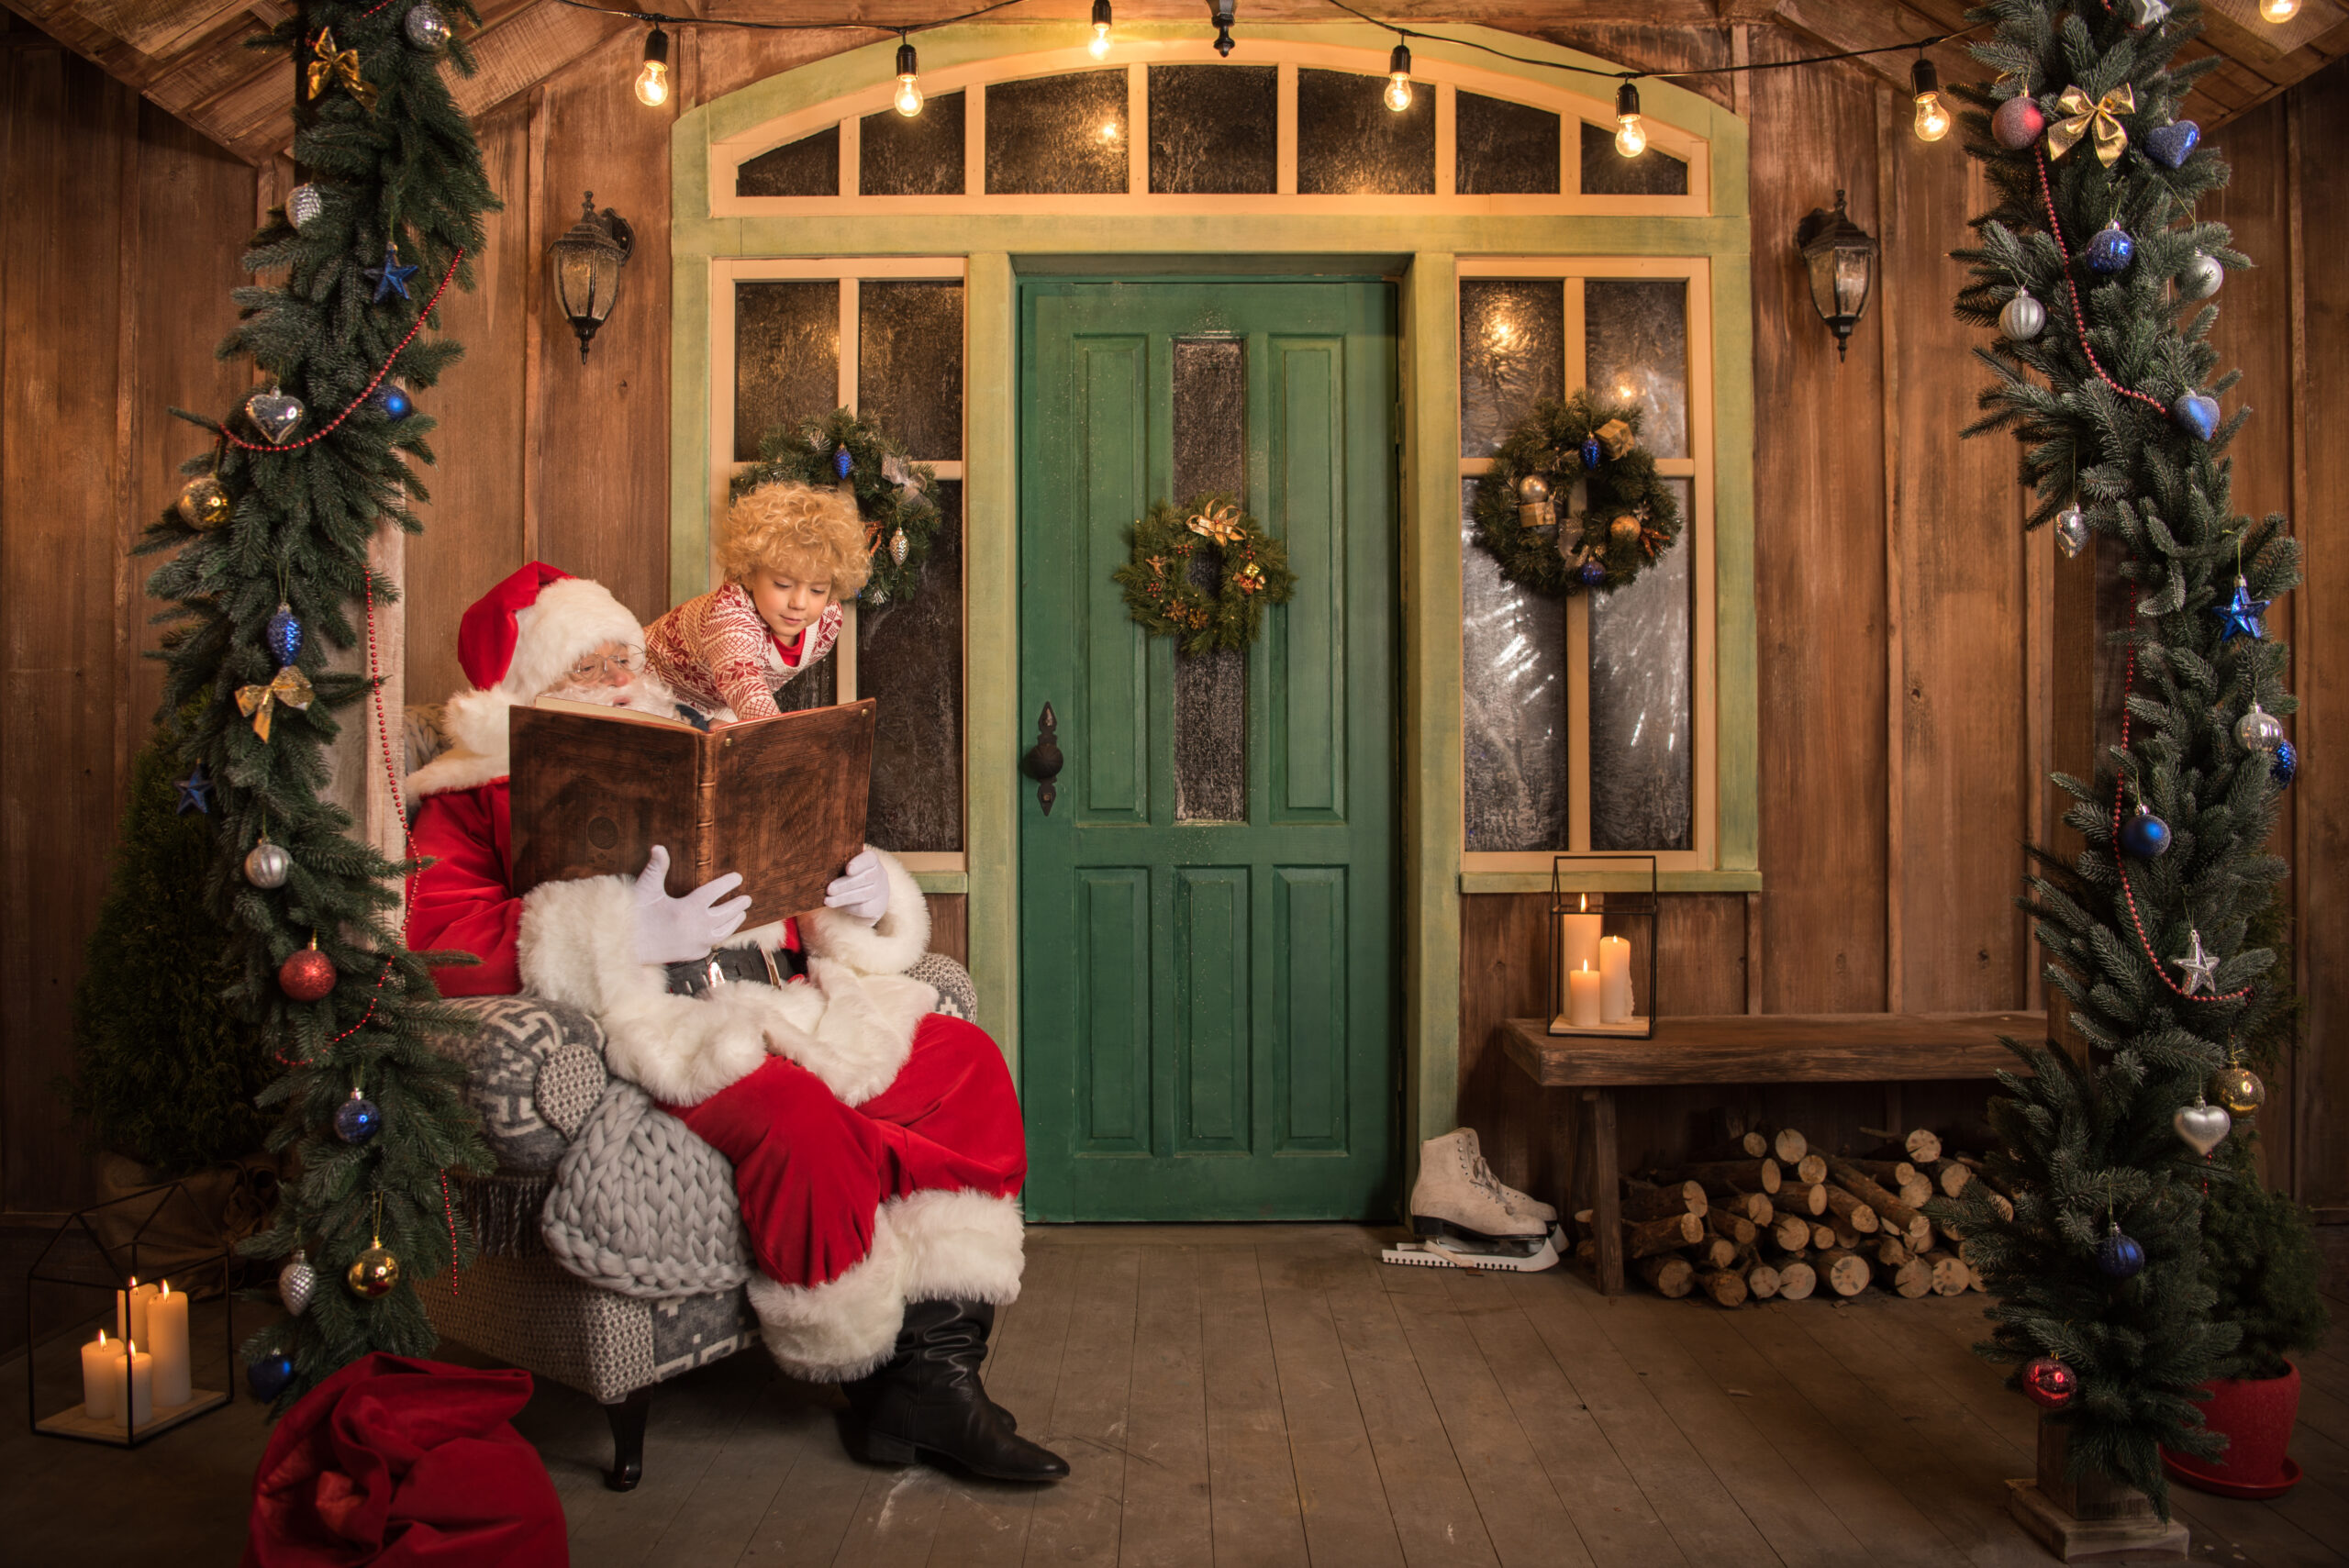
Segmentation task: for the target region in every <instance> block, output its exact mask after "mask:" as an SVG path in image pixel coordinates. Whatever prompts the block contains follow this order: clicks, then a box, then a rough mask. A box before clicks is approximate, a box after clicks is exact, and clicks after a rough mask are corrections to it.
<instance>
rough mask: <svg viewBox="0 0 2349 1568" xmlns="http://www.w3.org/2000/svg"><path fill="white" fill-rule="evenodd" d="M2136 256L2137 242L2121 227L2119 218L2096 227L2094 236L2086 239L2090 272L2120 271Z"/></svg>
mask: <svg viewBox="0 0 2349 1568" xmlns="http://www.w3.org/2000/svg"><path fill="white" fill-rule="evenodd" d="M2136 256H2137V242H2136V241H2135V240H2134V239H2130V238H2129V231H2128V230H2127V229H2125V228H2121V220H2120V219H2119V218H2117V217H2116V218H2114V219H2113V220H2112V221H2111V222H2110V223H2108V224H2106V225H2105V226H2104V227H2103V228H2099V229H2098V230H2097V231H2096V238H2095V239H2091V240H2089V241H2088V249H2087V258H2088V270H2089V271H2090V272H2121V271H2122V270H2124V269H2125V268H2127V266H2128V265H2129V263H2130V262H2131V261H2134V260H2136Z"/></svg>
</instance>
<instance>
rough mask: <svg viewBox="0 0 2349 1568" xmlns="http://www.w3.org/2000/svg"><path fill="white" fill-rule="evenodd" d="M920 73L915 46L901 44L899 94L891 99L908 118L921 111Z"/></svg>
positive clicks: (898, 64)
mask: <svg viewBox="0 0 2349 1568" xmlns="http://www.w3.org/2000/svg"><path fill="white" fill-rule="evenodd" d="M917 75H918V71H917V69H916V67H915V64H914V46H913V45H911V44H909V43H901V44H899V45H898V46H897V95H896V97H895V98H894V99H892V100H890V101H891V102H892V103H894V104H895V105H896V108H897V112H898V113H899V114H901V115H903V116H905V117H906V118H907V119H911V118H913V117H915V116H916V115H918V114H919V113H921V83H919V82H918V81H916V80H915V77H916V76H917Z"/></svg>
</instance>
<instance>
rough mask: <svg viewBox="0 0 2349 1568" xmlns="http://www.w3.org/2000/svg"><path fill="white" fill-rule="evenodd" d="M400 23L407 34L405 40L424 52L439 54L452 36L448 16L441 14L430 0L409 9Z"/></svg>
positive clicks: (445, 47)
mask: <svg viewBox="0 0 2349 1568" xmlns="http://www.w3.org/2000/svg"><path fill="white" fill-rule="evenodd" d="M400 25H401V27H402V28H403V29H404V30H405V31H406V34H407V41H408V42H409V43H411V44H413V45H414V46H415V47H416V48H417V49H418V50H422V51H423V52H425V53H426V54H439V53H440V51H441V50H444V49H447V48H448V47H449V39H451V36H453V35H452V34H451V32H450V29H449V18H448V17H444V16H442V15H441V14H440V7H439V6H434V5H432V4H431V3H430V0H426V3H425V4H424V5H421V6H417V7H416V8H415V9H414V10H412V11H410V12H409V13H408V14H407V19H406V21H405V22H403V23H401V24H400Z"/></svg>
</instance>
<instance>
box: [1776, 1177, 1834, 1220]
mask: <svg viewBox="0 0 2349 1568" xmlns="http://www.w3.org/2000/svg"><path fill="white" fill-rule="evenodd" d="M1830 1190H1831V1189H1830V1188H1829V1187H1828V1185H1827V1182H1826V1179H1825V1178H1824V1177H1821V1178H1820V1180H1818V1181H1815V1182H1781V1183H1780V1184H1778V1193H1777V1195H1776V1197H1775V1198H1773V1199H1771V1201H1772V1202H1773V1203H1775V1204H1776V1205H1777V1206H1778V1207H1780V1208H1782V1209H1785V1210H1787V1212H1789V1213H1793V1214H1808V1215H1810V1216H1813V1217H1814V1218H1816V1217H1817V1216H1819V1215H1822V1214H1825V1213H1826V1212H1827V1195H1828V1193H1829V1191H1830Z"/></svg>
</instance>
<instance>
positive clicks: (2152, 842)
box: [2121, 806, 2169, 861]
mask: <svg viewBox="0 0 2349 1568" xmlns="http://www.w3.org/2000/svg"><path fill="white" fill-rule="evenodd" d="M2121 849H2123V850H2124V851H2128V853H2130V854H2131V855H2133V856H2134V857H2136V858H2137V859H2138V860H2141V861H2150V860H2154V859H2156V858H2157V857H2159V856H2162V855H2165V854H2167V853H2169V824H2168V823H2166V822H2165V821H2163V820H2162V819H2161V818H2160V817H2156V816H2154V814H2153V813H2152V812H2151V811H2150V810H2148V809H2146V808H2145V807H2144V806H2138V807H2137V815H2135V816H2134V817H2131V818H2129V820H2128V821H2126V822H2123V823H2122V824H2121Z"/></svg>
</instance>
